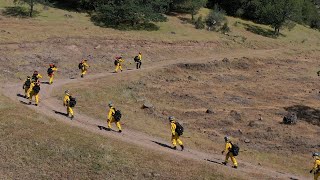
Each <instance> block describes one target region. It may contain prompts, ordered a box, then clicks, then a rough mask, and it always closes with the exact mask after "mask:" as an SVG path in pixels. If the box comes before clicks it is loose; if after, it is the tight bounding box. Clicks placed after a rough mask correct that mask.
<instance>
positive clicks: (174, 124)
mask: <svg viewBox="0 0 320 180" xmlns="http://www.w3.org/2000/svg"><path fill="white" fill-rule="evenodd" d="M170 124H171V133H172V135H173V136H174V135H176V128H177V125H176V122H175V121H172V122H171V123H170Z"/></svg>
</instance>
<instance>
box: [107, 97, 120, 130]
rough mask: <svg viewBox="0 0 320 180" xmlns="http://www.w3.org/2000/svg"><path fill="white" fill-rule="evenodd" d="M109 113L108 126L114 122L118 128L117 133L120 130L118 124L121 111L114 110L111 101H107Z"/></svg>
mask: <svg viewBox="0 0 320 180" xmlns="http://www.w3.org/2000/svg"><path fill="white" fill-rule="evenodd" d="M109 108H110V109H109V113H108V120H107V122H108V128H109V129H111V123H113V122H115V123H116V125H117V127H118V129H119V131H118V132H119V133H121V132H122V129H121V125H120V122H119V121H120V119H121V112H120V111H119V110H116V109H115V108H114V107H113V104H112V103H109Z"/></svg>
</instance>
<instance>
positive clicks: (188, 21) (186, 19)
mask: <svg viewBox="0 0 320 180" xmlns="http://www.w3.org/2000/svg"><path fill="white" fill-rule="evenodd" d="M178 19H180V20H181V21H182V22H181V23H182V24H192V25H193V24H194V21H193V20H192V19H191V18H186V17H178Z"/></svg>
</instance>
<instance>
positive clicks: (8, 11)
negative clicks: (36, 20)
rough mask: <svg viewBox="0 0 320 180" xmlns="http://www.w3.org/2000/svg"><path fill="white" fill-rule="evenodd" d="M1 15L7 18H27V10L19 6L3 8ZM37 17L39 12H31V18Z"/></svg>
mask: <svg viewBox="0 0 320 180" xmlns="http://www.w3.org/2000/svg"><path fill="white" fill-rule="evenodd" d="M2 15H4V16H8V17H19V18H29V17H30V16H29V10H28V9H26V8H25V7H21V6H13V7H5V8H4V10H3V11H2ZM37 15H39V11H35V10H34V11H33V15H32V16H33V17H35V16H37Z"/></svg>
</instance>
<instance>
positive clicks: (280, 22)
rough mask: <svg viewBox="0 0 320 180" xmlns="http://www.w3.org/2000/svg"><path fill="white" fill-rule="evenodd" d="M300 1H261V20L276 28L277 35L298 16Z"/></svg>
mask: <svg viewBox="0 0 320 180" xmlns="http://www.w3.org/2000/svg"><path fill="white" fill-rule="evenodd" d="M298 1H299V0H261V4H260V7H259V12H258V14H259V20H260V21H261V22H262V23H265V24H269V25H270V26H271V27H272V28H274V32H275V35H279V33H280V29H281V28H282V27H284V26H285V25H286V23H287V22H288V21H290V20H294V19H295V18H296V15H297V10H298V4H299V3H298Z"/></svg>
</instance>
